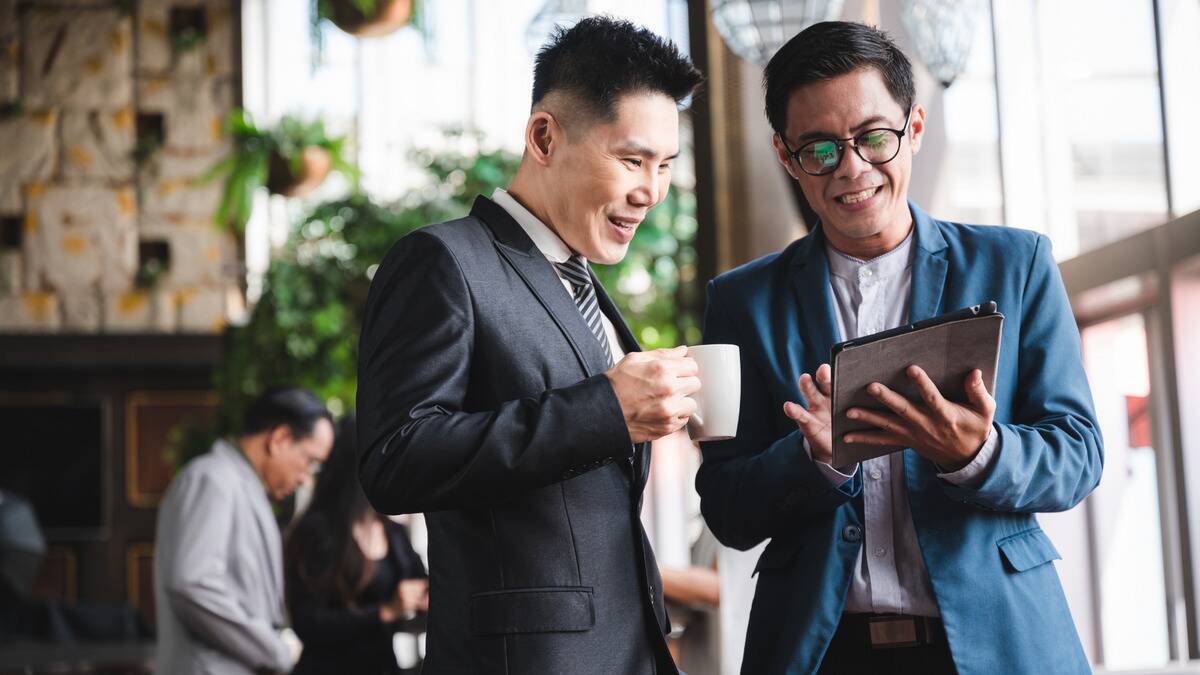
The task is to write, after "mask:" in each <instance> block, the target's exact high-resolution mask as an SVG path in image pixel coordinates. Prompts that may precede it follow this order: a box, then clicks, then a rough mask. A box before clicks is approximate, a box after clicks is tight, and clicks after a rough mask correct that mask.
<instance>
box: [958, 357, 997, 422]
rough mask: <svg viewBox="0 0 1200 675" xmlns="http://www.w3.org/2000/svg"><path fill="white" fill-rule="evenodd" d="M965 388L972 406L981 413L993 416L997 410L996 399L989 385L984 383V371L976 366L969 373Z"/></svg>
mask: <svg viewBox="0 0 1200 675" xmlns="http://www.w3.org/2000/svg"><path fill="white" fill-rule="evenodd" d="M963 388H965V389H966V390H967V400H968V401H970V403H971V407H972V408H974V409H975V410H976V412H979V413H980V414H983V415H986V416H988V417H991V416H992V415H993V414H994V413H995V411H996V399H994V398H992V395H991V394H989V393H988V390H987V387H986V386H984V384H983V371H981V370H979V369H978V368H976V369H975V370H972V371H971V374H970V375H967V381H966V382H965V383H964V385H963Z"/></svg>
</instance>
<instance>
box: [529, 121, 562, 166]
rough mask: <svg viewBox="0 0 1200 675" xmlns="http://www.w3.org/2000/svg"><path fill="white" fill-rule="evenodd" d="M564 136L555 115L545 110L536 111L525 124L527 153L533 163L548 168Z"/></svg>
mask: <svg viewBox="0 0 1200 675" xmlns="http://www.w3.org/2000/svg"><path fill="white" fill-rule="evenodd" d="M562 134H563V129H562V127H561V126H559V124H558V120H556V119H554V115H551V114H550V113H549V112H546V111H545V110H539V111H536V112H534V113H533V114H532V115H530V116H529V121H527V122H526V123H525V152H526V153H527V154H528V155H529V156H530V157H531V158H532V159H533V161H535V162H537V163H538V164H541V165H542V166H547V165H549V164H550V161H551V158H552V157H553V155H554V151H555V150H557V149H558V145H559V144H560V143H561V141H562Z"/></svg>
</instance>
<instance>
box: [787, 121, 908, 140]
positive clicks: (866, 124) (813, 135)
mask: <svg viewBox="0 0 1200 675" xmlns="http://www.w3.org/2000/svg"><path fill="white" fill-rule="evenodd" d="M881 123H882V124H891V122H889V121H888V118H887V117H886V116H884V115H871V116H870V117H868V118H867V119H865V120H863V121H861V122H859V123H858V124H855V125H854V126H852V127H850V133H851V135H853V136H857V135H858V134H857V133H855V132H857V131H858V130H859V129H862V130H864V131H865V130H867V129H868V128H878V126H877V125H879V124H881ZM888 128H889V129H890V128H891V127H888ZM818 138H838V135H837V134H834V133H831V132H828V131H809V132H807V133H803V134H800V137H799V138H797V139H796V145H798V146H799V145H804V144H805V143H807V142H808V141H812V140H816V139H818Z"/></svg>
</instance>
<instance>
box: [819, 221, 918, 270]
mask: <svg viewBox="0 0 1200 675" xmlns="http://www.w3.org/2000/svg"><path fill="white" fill-rule="evenodd" d="M905 216H906V219H905V220H904V221H902V222H899V223H897V224H896V225H893V226H890V227H888V228H886V229H885V230H883V231H882V232H878V233H876V234H873V235H871V236H869V237H865V238H863V239H853V238H850V237H846V236H843V235H842V233H840V232H838V231H837V230H835V229H834V228H832V227H825V228H822V229H823V231H824V232H825V240H826V241H828V242H829V245H830V246H833V247H834V248H836V249H837V250H839V251H841V252H842V253H845V254H846V255H848V256H851V257H853V258H858V259H859V260H874V259H875V258H878V257H879V256H881V255H883V254H885V253H890V252H892V251H894V250H896V247H898V246H900V244H903V243H904V240H905V239H907V238H908V235H909V233H910V232H912V229H913V219H912V215H911V214H909V213H908V212H907V211H905Z"/></svg>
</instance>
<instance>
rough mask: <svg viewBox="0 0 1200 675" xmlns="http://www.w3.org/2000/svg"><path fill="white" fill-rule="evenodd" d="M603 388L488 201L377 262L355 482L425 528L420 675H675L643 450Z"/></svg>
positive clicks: (380, 504)
mask: <svg viewBox="0 0 1200 675" xmlns="http://www.w3.org/2000/svg"><path fill="white" fill-rule="evenodd" d="M594 283H595V284H596V300H597V303H598V305H599V307H600V311H602V312H604V314H605V316H607V317H608V318H609V319H610V320H611V321H612V323H613V327H614V328H615V329H616V332H617V336H618V338H619V339H620V341H621V345H622V347H623V348H624V350H625V351H626V352H627V353H628V352H631V351H635V350H637V349H638V345H637V342H636V340H634V337H633V334H632V333H631V332H630V331H629V327H628V326H627V325H626V324H625V322H624V321H622V320H621V315H620V314H619V313H618V312H617V310H616V307H615V306H614V305H613V303H612V300H611V299H610V298H609V296H608V294H607V293H606V292H605V291H604V288H603V287H602V286H601V285H600V284H599V283H598V282H595V281H594ZM606 370H608V355H607V354H606V353H605V350H604V348H603V347H602V346H601V345H600V342H599V341H598V340H596V337H595V335H594V334H593V333H592V331H591V329H590V328H588V324H587V322H586V321H585V320H584V318H583V316H582V315H581V314H580V312H579V308H578V307H576V305H575V301H574V300H573V299H572V297H571V294H570V293H568V292H567V290H566V289H565V288H564V287H563V284H562V281H561V280H560V279H559V277H558V275H557V274H556V273H555V271H554V268H553V267H552V266H551V264H550V261H548V260H547V259H546V256H545V255H543V254H542V253H541V251H539V250H538V248H537V247H536V246H535V245H534V243H533V241H532V240H531V239H530V238H529V237H528V236H527V235H526V234H525V231H524V230H522V229H521V226H520V225H519V224H518V223H517V222H516V221H515V220H513V219H512V217H511V216H509V215H508V213H507V212H506V211H505V210H504V209H503V208H501V207H500V206H497V205H496V204H495V203H493V202H491V201H490V200H488V199H485V198H482V197H480V198H479V199H478V200H476V202H475V206H474V208H473V209H472V211H471V216H470V217H468V218H463V219H460V220H457V221H454V222H450V223H443V224H439V225H431V226H428V227H424V228H421V229H420V230H417V231H416V232H413V233H412V234H409V235H408V236H406V237H404V238H403V239H401V240H400V241H399V242H398V243H397V244H396V245H395V246H394V247H393V248H392V250H391V252H390V253H388V255H387V257H386V258H385V259H384V260H383V262H381V263H380V265H379V268H378V271H377V272H376V274H375V278H374V280H373V281H372V283H371V292H370V296H369V298H368V300H367V308H366V311H365V313H364V318H363V329H362V339H361V340H360V342H359V370H358V373H359V375H358V441H359V442H358V449H359V451H360V453H361V457H360V461H359V478H360V479H361V480H362V485H363V489H364V490H365V492H366V493H367V497H368V498H369V499H370V500H371V503H372V504H373V505H374V506H375V508H376V509H378V510H379V511H381V512H383V513H417V512H420V513H424V514H425V522H426V524H427V525H428V526H429V558H430V559H431V560H436V561H437V562H436V563H435V564H434V565H433V567H432V569H431V570H430V577H429V602H430V607H429V625H428V631H427V641H426V653H425V663H424V666H423V675H458V674H459V673H471V675H545V674H547V673H554V674H556V675H557V674H558V673H569V674H570V675H612V674H614V673H620V675H652V674H654V673H657V675H668V674H673V673H676V672H678V671H677V670H676V668H675V665H674V662H673V661H672V660H671V655H670V652H669V651H668V650H667V643H666V640H665V638H664V635H665V633H666V628H667V627H668V626H669V625H670V624H669V622H668V621H667V617H666V615H665V613H664V611H663V601H662V585H661V581H660V579H659V575H658V565H657V563H656V562H655V561H654V554H653V552H652V551H651V549H650V545H649V543H648V541H647V539H646V535H645V532H644V530H643V528H642V524H641V521H640V520H639V512H640V510H641V503H642V494H643V488H644V487H645V485H646V478H647V476H648V475H649V470H650V455H649V444H639V445H638V446H636V447H634V446H633V445H632V444H631V440H630V437H629V431H628V429H627V427H626V425H625V418H624V416H623V415H622V413H621V405H620V402H619V401H618V400H617V397H616V394H615V393H614V392H613V388H612V384H611V383H610V382H609V380H608V378H607V377H605V374H604V373H605V371H606ZM631 459H632V462H631V461H630V460H631Z"/></svg>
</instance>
